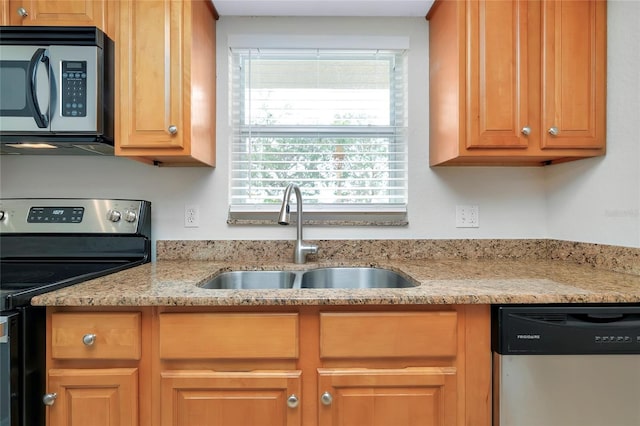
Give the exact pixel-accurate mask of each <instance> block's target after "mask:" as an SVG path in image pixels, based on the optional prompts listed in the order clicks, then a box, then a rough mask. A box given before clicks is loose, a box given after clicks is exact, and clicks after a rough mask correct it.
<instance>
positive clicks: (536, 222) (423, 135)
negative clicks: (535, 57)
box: [0, 8, 640, 245]
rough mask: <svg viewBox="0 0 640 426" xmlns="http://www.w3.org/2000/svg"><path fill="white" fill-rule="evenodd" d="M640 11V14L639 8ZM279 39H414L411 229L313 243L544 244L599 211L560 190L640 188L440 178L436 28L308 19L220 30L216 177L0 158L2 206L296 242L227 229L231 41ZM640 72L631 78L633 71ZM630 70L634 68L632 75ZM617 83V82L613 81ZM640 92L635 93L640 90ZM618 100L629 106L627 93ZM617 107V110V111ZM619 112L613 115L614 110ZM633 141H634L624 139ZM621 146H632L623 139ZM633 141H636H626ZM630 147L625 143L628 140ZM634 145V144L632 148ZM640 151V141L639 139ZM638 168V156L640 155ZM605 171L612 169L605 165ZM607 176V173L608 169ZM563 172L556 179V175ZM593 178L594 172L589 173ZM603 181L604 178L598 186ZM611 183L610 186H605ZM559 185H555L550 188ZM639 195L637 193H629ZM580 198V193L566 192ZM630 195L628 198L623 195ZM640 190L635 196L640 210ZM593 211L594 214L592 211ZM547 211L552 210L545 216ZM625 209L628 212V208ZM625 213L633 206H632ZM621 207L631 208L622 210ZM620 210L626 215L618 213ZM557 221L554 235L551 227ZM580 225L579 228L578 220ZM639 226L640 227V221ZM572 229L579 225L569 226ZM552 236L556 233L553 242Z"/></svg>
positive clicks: (616, 238) (318, 234)
mask: <svg viewBox="0 0 640 426" xmlns="http://www.w3.org/2000/svg"><path fill="white" fill-rule="evenodd" d="M635 9H637V8H635ZM625 14H626V12H625V11H620V12H619V13H618V14H617V15H616V14H612V16H611V18H610V20H611V19H613V20H615V21H614V22H610V23H609V27H610V28H611V27H621V28H619V32H620V35H619V36H618V37H617V38H616V37H614V40H613V42H612V43H613V44H614V45H613V46H611V45H610V52H622V50H623V46H624V40H623V38H622V34H623V33H625V32H626V31H636V34H637V29H636V28H634V26H635V22H637V20H638V15H637V13H636V15H635V20H634V19H633V18H632V17H628V16H625ZM251 31H254V32H263V33H264V32H267V31H273V32H275V33H277V34H287V33H289V34H298V33H304V34H323V33H327V32H330V33H331V34H333V35H341V34H345V35H347V34H351V35H353V34H363V35H399V36H409V37H410V46H411V47H410V56H409V66H410V69H409V84H410V95H409V103H410V104H409V108H410V116H409V127H410V141H409V223H410V224H409V226H408V227H386V228H385V227H360V228H354V227H349V228H344V227H343V228H340V227H332V228H329V227H310V228H309V229H308V230H306V233H305V238H308V239H342V238H354V239H377V238H381V239H385V238H545V237H548V236H551V237H558V238H561V237H563V235H564V234H562V235H561V233H559V232H558V230H559V229H562V228H563V225H562V223H560V219H559V217H558V215H557V214H556V211H555V210H556V209H559V210H558V213H561V214H562V217H566V222H567V223H569V222H571V219H572V213H578V211H577V210H574V209H581V208H583V207H584V204H587V207H588V208H593V206H595V205H598V202H597V201H596V200H594V199H593V196H592V195H590V194H588V193H585V194H583V195H581V198H582V199H584V200H585V202H583V203H582V204H574V205H572V206H570V207H565V206H563V205H562V202H561V201H562V200H561V199H562V198H563V195H562V194H560V193H558V192H557V191H556V190H555V189H553V188H552V186H555V184H554V182H556V181H557V182H558V183H560V182H561V181H564V182H566V183H567V185H569V186H576V183H575V182H577V181H581V180H582V177H583V176H584V175H585V174H587V175H590V174H594V173H596V174H598V176H599V175H600V174H604V173H605V172H607V173H608V174H607V176H606V177H607V181H609V182H612V181H615V180H616V178H614V177H612V176H610V175H609V174H610V173H612V171H613V170H615V171H619V170H626V171H627V173H629V174H633V173H635V175H634V176H630V177H631V178H635V179H636V180H635V182H637V178H638V174H637V165H638V164H637V163H638V162H637V161H635V160H634V161H635V162H634V163H633V164H634V165H633V166H632V167H629V166H628V163H629V158H628V156H625V155H614V154H613V152H615V149H614V148H613V147H612V148H611V149H610V152H611V153H612V155H611V156H609V155H608V156H607V157H606V159H605V160H595V161H592V160H587V161H581V162H579V163H580V164H576V165H575V166H574V165H571V164H569V165H561V166H552V167H549V168H501V167H497V168H446V169H445V168H434V169H431V168H429V167H428V163H429V161H428V116H429V111H428V108H429V106H428V24H427V22H426V21H425V20H424V19H421V18H406V19H405V18H393V19H362V18H343V19H328V18H322V19H302V18H229V17H223V18H221V19H220V21H219V22H218V85H219V91H218V118H217V122H218V135H217V150H218V153H217V154H218V166H217V167H216V168H215V169H200V168H156V167H152V166H148V165H144V164H140V163H137V162H135V161H131V160H127V159H123V158H95V157H26V156H23V157H13V156H2V157H0V179H1V183H0V196H2V197H105V198H107V197H121V198H140V199H147V200H150V201H151V202H152V203H153V221H154V227H153V228H154V229H153V234H154V238H155V239H162V240H164V239H291V238H294V237H295V229H293V228H291V227H280V226H277V225H274V226H271V227H269V226H266V227H264V226H263V227H252V226H228V225H227V224H226V218H227V197H228V176H227V175H228V152H227V148H228V136H229V127H228V116H227V105H228V93H227V90H226V82H227V75H226V73H227V69H228V68H227V57H226V55H227V48H226V43H227V37H228V35H229V34H230V33H234V34H242V33H248V32H251ZM630 66H632V67H635V68H631V69H629V67H630ZM625 67H626V68H625ZM612 71H613V72H617V73H620V74H621V75H622V74H624V75H632V74H634V73H635V74H636V77H637V73H638V63H637V62H636V63H632V64H627V65H625V64H624V63H619V65H618V66H617V68H616V67H611V68H610V73H611V72H612ZM616 78H617V77H616V76H615V75H614V76H611V75H610V81H613V80H615V79H616ZM636 87H637V86H636ZM610 96H618V97H623V96H625V91H624V89H621V90H620V91H618V92H613V93H612V92H611V91H610ZM616 102H617V101H616V99H615V98H614V99H611V100H610V104H616ZM619 110H620V111H619V112H620V114H622V119H625V117H626V120H627V121H636V122H637V121H638V120H637V113H638V109H636V110H635V111H631V110H629V109H628V108H619ZM610 112H611V110H610ZM624 134H626V135H629V134H630V133H624ZM618 137H619V135H618V134H611V133H610V140H609V144H610V145H617V144H618ZM623 139H625V138H624V137H623ZM626 139H629V138H626ZM626 139H625V140H626ZM629 142H630V141H629ZM636 142H637V139H636ZM636 148H637V147H636ZM635 156H636V158H638V154H637V150H636V152H635ZM605 161H606V163H605ZM607 163H609V166H607V167H606V168H603V164H607ZM556 167H558V171H554V170H552V169H553V168H556ZM591 168H593V170H592V169H591ZM596 177H597V176H596ZM603 180H604V178H603ZM552 184H553V185H552ZM629 186H630V187H631V186H632V185H631V184H630V185H629ZM568 192H571V193H572V192H573V191H568ZM625 194H627V191H625V193H624V194H622V195H625ZM639 195H640V190H639V189H638V188H637V186H636V187H635V195H634V196H635V200H636V202H635V207H636V208H637V205H638V204H637V198H638V196H639ZM587 200H588V201H590V202H591V203H592V205H591V206H589V205H588V203H586V201H587ZM547 202H549V203H550V204H551V205H552V208H551V209H547ZM185 204H198V205H199V206H200V209H201V226H200V228H196V229H192V228H184V227H183V209H184V206H185ZM456 204H476V205H479V206H480V228H478V229H457V228H455V206H456ZM621 205H622V204H621ZM624 206H627V203H626V201H625V203H624ZM624 206H623V207H624ZM617 208H618V207H617ZM548 219H549V220H550V221H551V222H552V224H553V226H551V225H548V224H547V220H548ZM573 219H575V218H573ZM636 220H637V218H636ZM571 223H572V222H571ZM550 230H551V231H553V232H550ZM592 231H593V230H592V229H591V228H590V227H589V226H583V227H581V228H579V229H576V230H575V232H574V233H572V234H567V235H569V236H571V238H570V239H575V240H580V241H592V240H593V241H594V242H596V240H598V238H597V235H595V234H593V232H592ZM634 232H635V237H636V239H635V242H634V241H628V234H629V230H628V229H627V228H626V227H625V226H622V227H616V228H615V229H614V228H611V230H610V232H607V235H610V238H609V241H608V242H609V243H611V244H620V245H640V244H638V238H637V237H638V236H640V235H639V233H638V231H637V229H636V230H635V231H634Z"/></svg>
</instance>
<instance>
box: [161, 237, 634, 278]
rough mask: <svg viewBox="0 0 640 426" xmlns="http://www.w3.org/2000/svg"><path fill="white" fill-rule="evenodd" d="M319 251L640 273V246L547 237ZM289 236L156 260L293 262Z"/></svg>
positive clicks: (340, 244)
mask: <svg viewBox="0 0 640 426" xmlns="http://www.w3.org/2000/svg"><path fill="white" fill-rule="evenodd" d="M308 242H310V243H314V244H318V246H319V247H320V251H319V253H318V254H317V255H315V256H309V257H308V261H309V262H326V261H336V260H338V261H340V260H367V261H380V260H418V259H428V260H436V259H438V260H442V259H476V260H480V259H485V260H492V259H513V260H515V259H519V260H526V259H531V260H544V259H550V260H563V261H569V262H573V263H578V264H588V265H591V266H593V267H595V268H599V269H606V270H611V271H615V272H623V273H628V274H635V275H640V249H638V248H628V247H618V246H610V245H601V244H588V243H577V242H571V241H559V240H545V239H513V240H505V239H484V240H472V239H469V240H467V239H443V240H426V239H415V240H414V239H406V240H405V239H403V240H315V241H308ZM293 246H294V242H293V241H290V240H271V241H267V240H163V241H158V242H157V245H156V250H157V252H156V257H157V259H158V260H179V259H185V260H187V259H189V260H217V261H227V262H239V261H240V262H242V261H247V262H291V261H292V257H293Z"/></svg>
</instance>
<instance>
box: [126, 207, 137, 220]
mask: <svg viewBox="0 0 640 426" xmlns="http://www.w3.org/2000/svg"><path fill="white" fill-rule="evenodd" d="M137 218H138V215H137V214H136V212H134V211H131V210H125V212H124V220H126V221H127V222H135V221H136V219H137Z"/></svg>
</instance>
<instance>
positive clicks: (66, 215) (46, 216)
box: [27, 207, 84, 223]
mask: <svg viewBox="0 0 640 426" xmlns="http://www.w3.org/2000/svg"><path fill="white" fill-rule="evenodd" d="M83 216H84V207H31V209H29V215H28V216H27V222H28V223H80V222H82V217H83Z"/></svg>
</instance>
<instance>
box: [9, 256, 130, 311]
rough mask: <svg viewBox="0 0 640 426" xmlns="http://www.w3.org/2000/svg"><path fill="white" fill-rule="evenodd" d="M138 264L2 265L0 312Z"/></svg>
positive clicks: (24, 263)
mask: <svg viewBox="0 0 640 426" xmlns="http://www.w3.org/2000/svg"><path fill="white" fill-rule="evenodd" d="M137 264H138V262H135V263H132V262H130V261H122V262H114V261H105V262H95V261H87V262H69V261H64V262H62V261H60V262H56V261H50V262H19V261H15V262H14V261H2V262H1V263H0V298H1V299H0V310H6V309H12V308H15V307H17V306H22V305H25V304H28V303H29V300H31V298H32V297H33V296H36V295H38V294H42V293H45V292H47V291H52V290H57V289H59V288H63V287H66V286H68V285H71V284H76V283H79V282H82V281H86V280H89V279H93V278H97V277H100V276H103V275H106V274H111V273H114V272H117V271H119V270H122V269H126V268H129V267H132V266H136V265H137Z"/></svg>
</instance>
